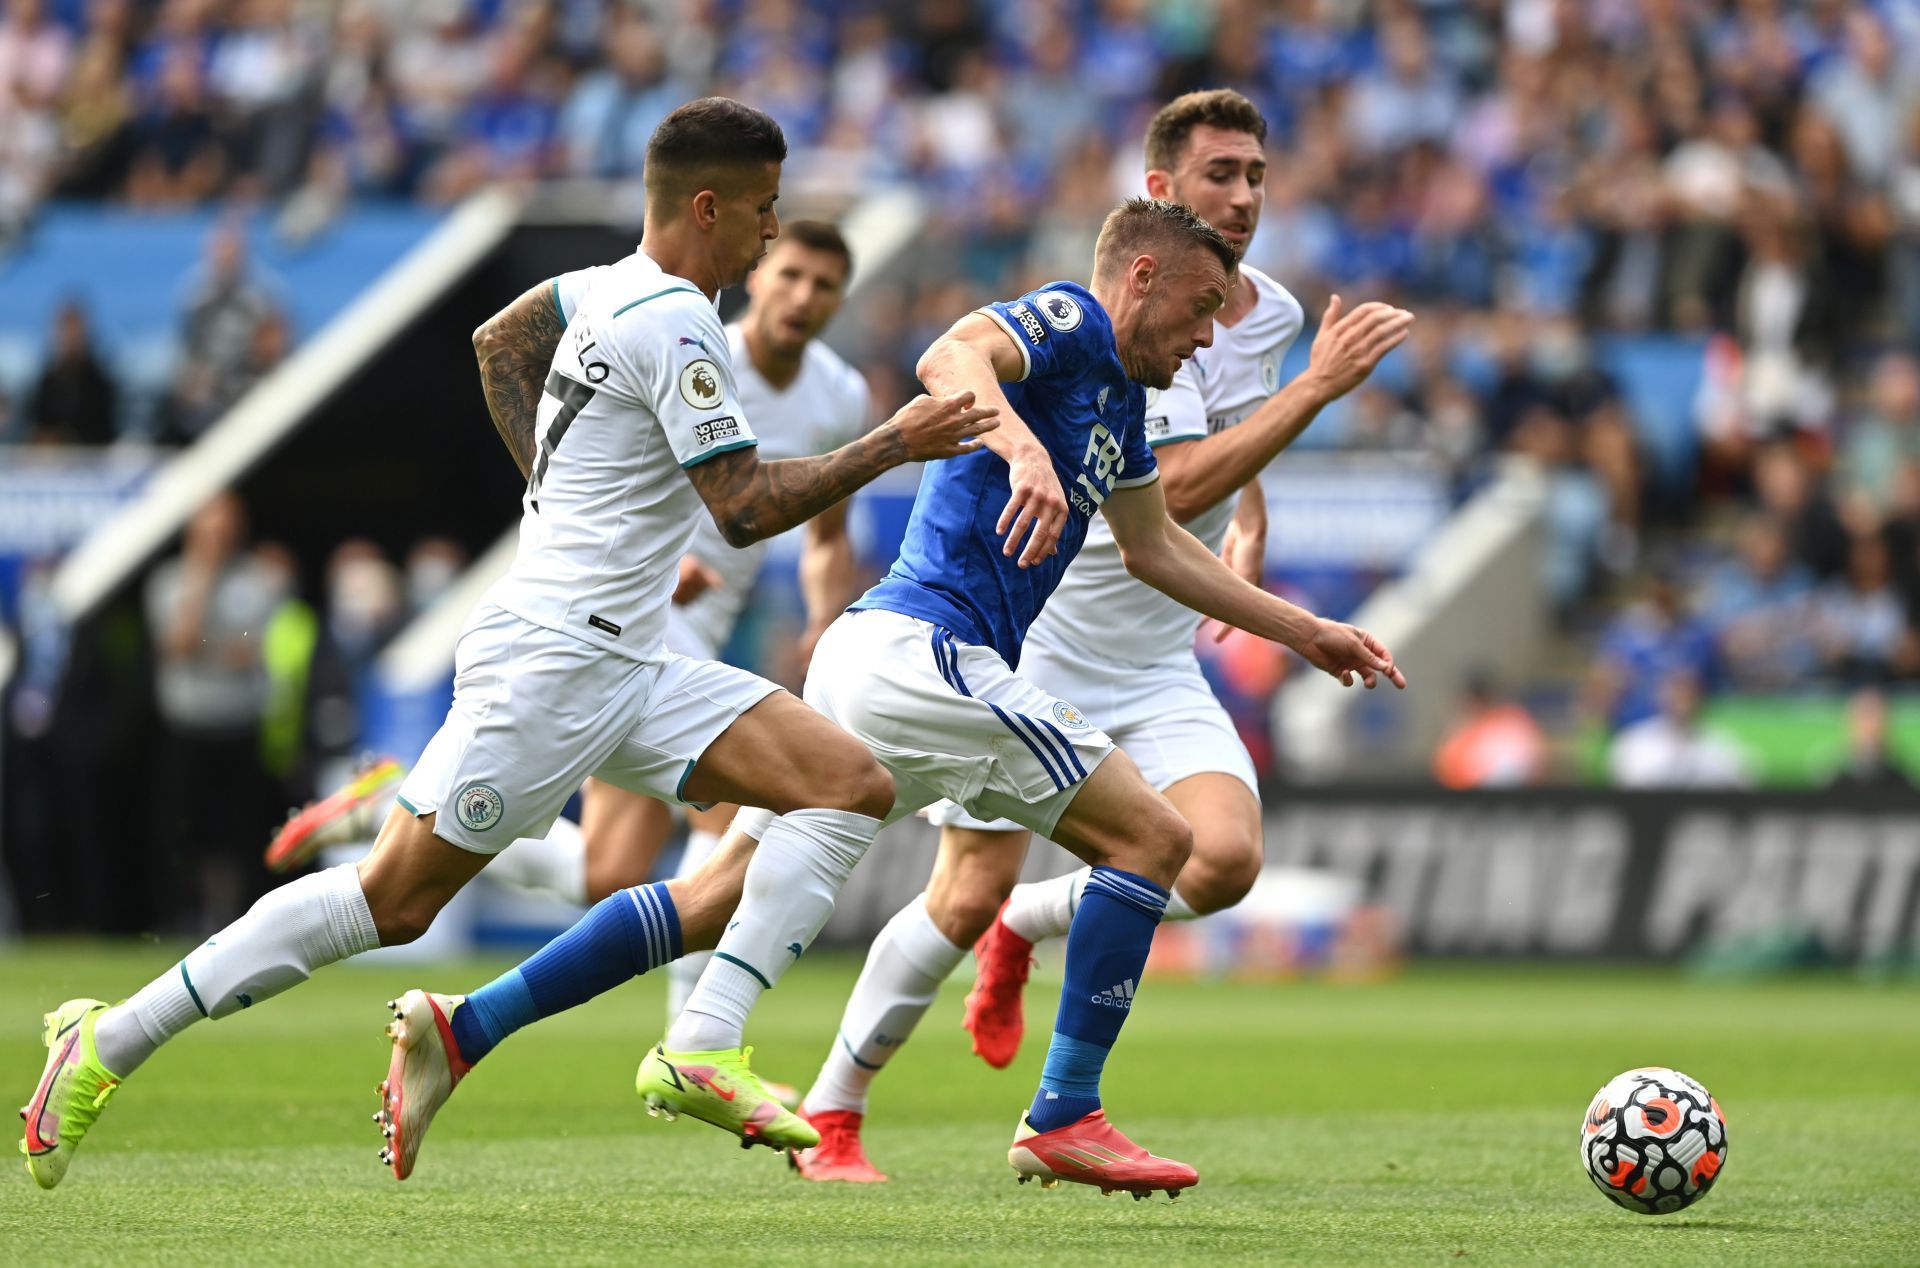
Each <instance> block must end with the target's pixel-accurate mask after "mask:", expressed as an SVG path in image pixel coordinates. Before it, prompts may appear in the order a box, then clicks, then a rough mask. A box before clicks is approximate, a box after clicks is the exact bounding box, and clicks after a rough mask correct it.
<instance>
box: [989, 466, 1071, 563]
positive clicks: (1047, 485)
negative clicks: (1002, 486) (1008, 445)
mask: <svg viewBox="0 0 1920 1268" xmlns="http://www.w3.org/2000/svg"><path fill="white" fill-rule="evenodd" d="M1007 466H1008V472H1007V483H1008V484H1009V485H1010V486H1011V487H1012V490H1013V496H1012V497H1010V498H1008V499H1007V509H1006V510H1004V511H1002V512H1000V522H999V523H998V524H997V525H995V526H994V530H993V531H994V532H996V533H1005V534H1006V535H1007V541H1006V545H1004V546H1002V547H1001V548H1000V553H1001V554H1003V555H1011V554H1013V553H1014V552H1015V551H1019V552H1020V561H1019V562H1020V566H1021V567H1022V568H1031V567H1033V566H1034V565H1035V564H1037V563H1039V562H1040V561H1041V560H1043V559H1045V558H1047V557H1048V556H1050V555H1052V554H1053V553H1054V552H1055V551H1056V550H1058V549H1060V534H1061V533H1062V532H1064V531H1065V530H1066V527H1067V495H1066V492H1065V491H1064V490H1062V489H1061V487H1060V477H1059V476H1057V475H1055V474H1054V471H1053V459H1052V458H1050V457H1048V456H1047V451H1046V450H1045V449H1043V448H1041V447H1040V446H1038V445H1035V446H1034V447H1033V448H1031V449H1029V450H1026V451H1025V452H1023V453H1019V454H1016V455H1015V456H1014V457H1012V458H1011V459H1009V460H1008V462H1007ZM1028 530H1032V531H1031V532H1029V531H1028ZM1022 538H1025V539H1026V546H1025V548H1024V549H1023V548H1022V547H1021V545H1020V541H1021V539H1022Z"/></svg>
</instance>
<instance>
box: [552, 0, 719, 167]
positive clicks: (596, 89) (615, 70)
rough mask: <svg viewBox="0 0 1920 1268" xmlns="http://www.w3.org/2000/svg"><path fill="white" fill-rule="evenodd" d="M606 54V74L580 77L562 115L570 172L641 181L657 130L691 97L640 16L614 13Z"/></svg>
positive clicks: (599, 71)
mask: <svg viewBox="0 0 1920 1268" xmlns="http://www.w3.org/2000/svg"><path fill="white" fill-rule="evenodd" d="M606 51H607V65H606V67H605V69H602V70H597V71H593V72H590V73H589V74H586V75H584V76H582V77H581V79H580V81H579V83H577V84H576V85H575V86H574V89H573V92H572V94H571V95H570V96H569V97H568V98H567V102H566V106H565V107H564V109H563V110H562V111H561V115H560V135H561V138H562V140H563V142H564V144H565V146H566V167H567V170H568V171H569V172H571V173H572V174H573V175H575V176H595V177H600V178H602V179H605V178H611V177H619V176H627V177H631V176H638V175H639V174H640V167H641V160H643V159H644V158H646V154H647V140H648V138H650V137H651V136H652V135H653V130H654V129H655V128H656V127H658V126H659V125H660V121H661V120H662V119H664V118H666V117H667V113H668V112H669V111H671V110H672V109H673V108H674V107H675V106H677V105H679V104H680V103H681V102H682V101H685V100H686V99H687V98H688V96H690V95H692V94H690V93H689V92H688V91H687V89H686V87H685V86H684V85H683V84H681V83H679V82H678V81H676V80H674V79H673V78H671V77H670V75H669V72H668V68H667V55H666V45H665V43H664V42H663V41H662V40H661V38H660V35H659V33H658V32H657V31H656V30H655V29H654V27H653V24H652V23H651V22H649V21H647V20H646V19H645V18H644V17H642V16H641V15H640V14H638V13H636V12H633V11H630V10H622V11H620V12H618V13H616V15H615V16H614V17H613V18H612V19H611V20H610V22H609V23H608V28H607V37H606Z"/></svg>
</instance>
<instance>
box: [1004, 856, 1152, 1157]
mask: <svg viewBox="0 0 1920 1268" xmlns="http://www.w3.org/2000/svg"><path fill="white" fill-rule="evenodd" d="M1166 910H1167V891H1166V890H1164V889H1161V888H1160V887H1159V886H1158V885H1156V884H1154V883H1153V882H1152V881H1150V880H1148V879H1147V878H1146V877H1144V876H1135V875H1134V874H1133V873H1132V872H1123V871H1121V870H1120V869H1118V868H1114V867H1096V868H1094V869H1093V872H1092V874H1091V875H1089V876H1088V877H1087V884H1086V889H1085V891H1084V892H1083V893H1082V894H1081V896H1080V906H1079V908H1078V909H1077V910H1076V911H1075V912H1074V913H1073V923H1072V924H1071V925H1069V926H1068V927H1067V982H1066V985H1065V986H1063V987H1061V988H1060V1013H1059V1016H1058V1017H1057V1018H1056V1019H1055V1021H1054V1023H1053V1042H1052V1043H1050V1044H1049V1045H1048V1046H1047V1064H1046V1065H1045V1066H1044V1067H1043V1068H1042V1069H1041V1071H1040V1091H1039V1094H1038V1095H1036V1096H1035V1097H1034V1098H1033V1108H1032V1109H1029V1110H1028V1111H1027V1122H1028V1123H1029V1124H1031V1125H1032V1126H1033V1129H1034V1130H1035V1131H1042V1132H1046V1131H1052V1130H1053V1129H1054V1128H1056V1127H1064V1126H1066V1125H1067V1124H1068V1123H1071V1122H1073V1121H1074V1120H1075V1119H1078V1118H1084V1117H1085V1116H1086V1115H1088V1114H1091V1113H1093V1111H1095V1110H1097V1109H1099V1108H1100V1071H1101V1070H1102V1069H1103V1068H1104V1067H1105V1066H1106V1064H1107V1053H1108V1051H1109V1050H1110V1049H1112V1047H1113V1044H1114V1041H1115V1040H1116V1039H1118V1038H1119V1037H1120V1027H1121V1025H1122V1023H1124V1022H1125V1021H1126V1020H1127V1012H1128V1011H1129V1010H1130V1009H1131V1008H1132V1007H1133V996H1134V992H1135V991H1137V990H1138V989H1139V987H1140V976H1141V973H1142V971H1143V970H1144V969H1145V968H1146V966H1147V952H1148V951H1149V950H1151V949H1152V947H1153V931H1154V930H1155V929H1156V928H1158V927H1159V924H1160V917H1161V916H1162V915H1164V914H1165V913H1166Z"/></svg>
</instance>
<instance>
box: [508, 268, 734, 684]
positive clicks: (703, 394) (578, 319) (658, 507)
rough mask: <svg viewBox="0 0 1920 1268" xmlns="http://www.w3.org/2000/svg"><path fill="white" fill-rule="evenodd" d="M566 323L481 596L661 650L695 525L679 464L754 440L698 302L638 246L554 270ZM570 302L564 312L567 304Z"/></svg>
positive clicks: (645, 655)
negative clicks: (529, 463) (505, 532)
mask: <svg viewBox="0 0 1920 1268" xmlns="http://www.w3.org/2000/svg"><path fill="white" fill-rule="evenodd" d="M554 299H555V303H556V304H557V305H558V306H559V308H560V312H561V314H562V315H563V316H565V317H567V318H568V320H567V329H566V333H565V334H564V335H563V336H562V337H561V340H560V347H559V348H558V350H556V351H555V353H554V356H553V365H552V368H551V370H550V371H549V373H548V376H547V382H546V392H545V394H544V395H543V396H542V397H541V400H540V412H539V418H538V421H537V423H536V426H535V430H534V439H535V442H536V444H535V454H534V465H533V474H532V476H531V478H530V479H529V480H528V482H527V492H526V495H525V496H524V497H523V498H522V500H521V505H522V513H521V517H520V546H519V550H518V552H517V553H516V554H515V556H514V561H513V567H512V568H511V569H510V570H509V571H508V573H507V575H506V576H505V577H503V578H501V579H500V580H499V581H498V582H496V583H495V584H494V586H493V587H492V589H490V590H489V591H488V593H487V599H488V600H489V601H490V602H492V603H495V604H497V605H498V606H500V607H502V608H504V609H506V610H507V611H509V612H511V613H513V614H514V615H516V616H519V617H521V618H522V619H524V620H527V621H530V622H532V623H533V624H535V625H542V626H546V627H547V628H549V629H554V630H560V631H563V632H565V633H567V634H571V635H573V636H575V637H577V638H581V639H584V640H586V641H588V642H591V643H596V644H598V645H600V646H602V647H605V648H607V649H608V650H609V651H614V652H618V653H620V654H622V655H625V656H631V657H634V658H636V659H650V658H652V657H654V656H657V655H659V654H660V653H661V651H662V635H663V634H664V632H665V629H666V616H667V604H668V602H669V601H670V598H671V596H672V594H673V588H674V584H675V582H676V581H677V580H678V577H679V565H680V556H681V555H683V554H685V553H686V549H687V544H688V543H689V542H690V541H691V540H692V539H693V532H694V528H695V526H696V524H698V523H699V522H700V521H702V520H706V519H710V518H711V517H710V516H709V515H708V512H707V509H706V506H705V505H704V504H703V503H702V502H701V500H700V496H699V494H697V493H695V492H694V489H693V485H692V484H691V483H690V482H689V481H688V479H687V477H686V475H685V473H684V469H685V468H688V467H693V466H696V465H698V464H699V463H701V462H704V461H706V460H707V459H709V458H712V457H714V456H715V455H717V454H723V453H728V452H731V451H733V450H736V449H743V448H745V447H747V446H749V445H755V444H758V443H759V442H758V440H757V439H756V438H755V437H754V434H753V431H752V430H751V429H750V428H749V427H748V425H747V417H746V411H745V409H744V408H743V407H742V405H741V403H740V394H739V390H738V388H737V387H736V386H735V382H734V375H733V367H732V361H733V358H732V354H731V352H730V351H729V349H728V346H727V336H726V332H725V331H724V330H723V329H722V328H721V326H720V318H719V315H718V314H717V313H716V312H715V311H714V307H713V303H712V301H711V300H709V299H708V298H707V297H706V295H704V294H703V293H701V291H700V288H699V287H697V286H695V285H694V284H693V283H692V282H689V281H687V280H686V279H685V278H681V277H675V276H673V275H672V274H670V273H667V272H664V271H663V270H662V269H661V268H660V266H659V265H658V264H655V263H654V262H653V260H652V259H651V258H650V257H648V256H647V254H646V253H645V252H644V251H635V252H634V253H633V254H632V255H629V256H627V257H626V258H625V259H623V260H621V261H619V262H618V263H616V264H611V265H606V266H603V267H600V268H597V269H589V270H583V271H582V273H580V274H572V275H569V276H568V277H566V278H562V279H557V280H556V283H555V287H554ZM569 301H571V304H572V306H571V307H570V306H569Z"/></svg>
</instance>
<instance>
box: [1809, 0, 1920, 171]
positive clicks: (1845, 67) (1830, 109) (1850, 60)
mask: <svg viewBox="0 0 1920 1268" xmlns="http://www.w3.org/2000/svg"><path fill="white" fill-rule="evenodd" d="M1846 32H1847V46H1846V52H1845V54H1844V55H1843V56H1841V57H1838V58H1835V59H1834V60H1833V61H1832V62H1830V63H1828V65H1827V67H1826V68H1825V69H1824V70H1822V71H1821V72H1820V74H1819V75H1817V76H1815V78H1814V81H1813V84H1812V93H1811V95H1812V98H1813V101H1814V102H1815V104H1816V105H1818V107H1819V108H1820V110H1821V112H1822V113H1824V114H1825V115H1826V116H1827V118H1828V119H1829V120H1831V121H1832V122H1833V124H1834V126H1835V127H1837V128H1838V129H1840V136H1841V139H1842V141H1843V142H1844V143H1845V145H1846V150H1847V161H1848V162H1849V163H1850V164H1852V166H1853V169H1854V171H1856V172H1858V173H1859V174H1860V175H1861V177H1862V178H1863V179H1866V180H1868V181H1872V182H1875V183H1878V182H1880V181H1883V180H1885V179H1886V177H1887V175H1888V173H1889V171H1890V170H1891V169H1892V166H1893V156H1894V149H1895V146H1896V145H1897V144H1898V142H1899V138H1900V131H1901V128H1900V124H1901V120H1902V118H1903V117H1904V116H1905V114H1906V110H1907V108H1910V107H1911V106H1912V105H1913V103H1914V101H1915V99H1916V97H1920V83H1916V81H1915V79H1914V77H1913V75H1912V73H1911V72H1910V71H1907V70H1905V69H1903V68H1902V67H1901V66H1900V64H1899V61H1898V59H1897V58H1896V56H1895V53H1894V47H1893V40H1892V38H1891V36H1890V35H1889V33H1888V31H1887V28H1886V26H1885V24H1884V23H1883V22H1882V20H1881V18H1880V16H1879V15H1878V14H1876V13H1874V12H1872V11H1871V10H1870V9H1868V8H1867V7H1866V6H1860V7H1858V8H1856V9H1854V11H1853V12H1851V13H1849V14H1848V15H1847V27H1846Z"/></svg>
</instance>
